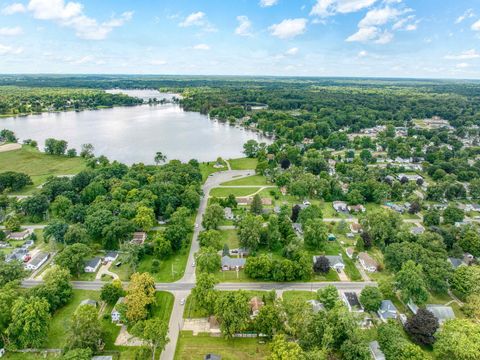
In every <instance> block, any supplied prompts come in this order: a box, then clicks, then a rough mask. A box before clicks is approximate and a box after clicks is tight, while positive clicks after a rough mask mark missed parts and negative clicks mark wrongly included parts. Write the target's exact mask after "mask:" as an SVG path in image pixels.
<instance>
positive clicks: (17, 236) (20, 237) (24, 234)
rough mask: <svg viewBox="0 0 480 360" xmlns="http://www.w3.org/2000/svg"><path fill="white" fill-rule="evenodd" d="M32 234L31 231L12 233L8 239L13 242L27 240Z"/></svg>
mask: <svg viewBox="0 0 480 360" xmlns="http://www.w3.org/2000/svg"><path fill="white" fill-rule="evenodd" d="M31 233H32V232H31V230H29V229H27V230H23V231H18V232H11V233H10V234H8V236H7V239H8V240H13V241H18V240H25V239H26V238H27V237H29V236H30V234H31Z"/></svg>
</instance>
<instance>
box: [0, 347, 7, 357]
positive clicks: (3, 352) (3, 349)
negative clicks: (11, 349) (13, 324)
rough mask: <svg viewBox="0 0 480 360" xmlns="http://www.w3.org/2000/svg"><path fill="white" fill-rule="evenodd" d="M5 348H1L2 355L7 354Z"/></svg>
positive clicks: (0, 355)
mask: <svg viewBox="0 0 480 360" xmlns="http://www.w3.org/2000/svg"><path fill="white" fill-rule="evenodd" d="M5 352H6V351H5V348H1V349H0V357H3V355H5Z"/></svg>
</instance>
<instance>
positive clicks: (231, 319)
mask: <svg viewBox="0 0 480 360" xmlns="http://www.w3.org/2000/svg"><path fill="white" fill-rule="evenodd" d="M215 316H216V317H217V319H218V321H219V322H220V330H221V331H222V334H223V335H224V336H225V337H227V338H232V337H233V335H234V334H236V333H238V332H240V331H242V330H244V329H245V327H246V326H247V324H248V321H249V319H250V307H249V306H248V297H247V294H246V293H245V292H244V291H242V290H239V291H231V292H230V291H229V292H225V293H222V294H220V295H219V296H218V298H217V301H216V302H215Z"/></svg>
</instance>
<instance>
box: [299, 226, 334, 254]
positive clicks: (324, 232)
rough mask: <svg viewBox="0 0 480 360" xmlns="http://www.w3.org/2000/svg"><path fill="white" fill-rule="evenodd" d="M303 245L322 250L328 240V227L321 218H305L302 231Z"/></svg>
mask: <svg viewBox="0 0 480 360" xmlns="http://www.w3.org/2000/svg"><path fill="white" fill-rule="evenodd" d="M303 233H304V235H303V238H304V241H305V245H306V246H307V247H308V248H310V249H314V250H322V249H324V248H325V245H326V243H327V240H328V229H327V226H326V225H325V222H324V221H323V220H322V219H314V220H307V222H306V224H305V229H304V231H303Z"/></svg>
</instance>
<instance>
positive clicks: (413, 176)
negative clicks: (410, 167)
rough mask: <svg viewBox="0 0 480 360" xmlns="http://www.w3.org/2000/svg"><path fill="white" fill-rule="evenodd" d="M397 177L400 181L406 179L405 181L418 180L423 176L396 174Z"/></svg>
mask: <svg viewBox="0 0 480 360" xmlns="http://www.w3.org/2000/svg"><path fill="white" fill-rule="evenodd" d="M397 179H398V180H400V181H402V179H407V181H415V182H416V181H418V180H423V177H422V176H420V175H417V174H413V175H412V174H398V175H397Z"/></svg>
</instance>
